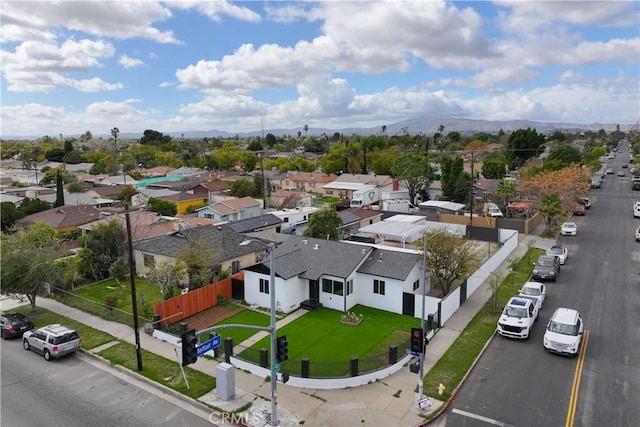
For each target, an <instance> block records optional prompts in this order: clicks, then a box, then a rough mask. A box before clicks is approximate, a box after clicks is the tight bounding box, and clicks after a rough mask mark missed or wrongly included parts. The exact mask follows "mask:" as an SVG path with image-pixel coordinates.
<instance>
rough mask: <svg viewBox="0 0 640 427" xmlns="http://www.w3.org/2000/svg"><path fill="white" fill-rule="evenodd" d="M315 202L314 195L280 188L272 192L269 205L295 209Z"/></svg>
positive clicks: (277, 207)
mask: <svg viewBox="0 0 640 427" xmlns="http://www.w3.org/2000/svg"><path fill="white" fill-rule="evenodd" d="M312 204H313V196H312V195H311V194H309V193H305V192H303V191H287V190H279V191H276V192H273V193H271V197H270V198H269V207H272V208H276V209H293V208H300V207H307V206H311V205H312Z"/></svg>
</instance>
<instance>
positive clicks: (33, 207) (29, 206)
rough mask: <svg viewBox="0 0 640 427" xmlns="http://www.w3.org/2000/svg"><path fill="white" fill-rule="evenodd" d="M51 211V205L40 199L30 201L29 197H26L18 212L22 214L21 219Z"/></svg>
mask: <svg viewBox="0 0 640 427" xmlns="http://www.w3.org/2000/svg"><path fill="white" fill-rule="evenodd" d="M49 209H51V203H49V202H45V201H44V200H40V199H37V198H36V199H30V198H29V197H25V198H24V199H22V202H21V203H20V207H19V208H18V211H19V212H20V217H21V218H22V217H25V216H27V215H31V214H34V213H37V212H42V211H46V210H49Z"/></svg>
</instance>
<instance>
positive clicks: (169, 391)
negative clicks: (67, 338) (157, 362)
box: [80, 348, 218, 413]
mask: <svg viewBox="0 0 640 427" xmlns="http://www.w3.org/2000/svg"><path fill="white" fill-rule="evenodd" d="M80 352H82V354H84V355H87V356H89V357H91V358H93V359H95V360H98V361H99V362H101V363H103V364H105V365H107V366H109V367H110V368H114V369H115V370H117V371H119V372H120V373H123V374H125V375H128V376H131V377H133V378H135V379H136V380H138V381H141V382H143V383H145V384H147V385H149V386H152V387H155V388H156V389H158V390H160V391H161V392H163V393H165V394H169V395H171V396H173V397H175V398H176V399H179V400H181V401H183V402H185V403H188V404H189V405H193V406H196V407H198V409H200V410H202V411H206V412H209V413H211V412H213V411H217V410H218V409H217V408H214V407H212V406H209V405H207V404H205V403H202V402H200V401H199V400H196V399H193V398H191V397H189V396H185V395H184V394H182V393H180V392H177V391H175V390H173V389H172V388H169V387H167V386H165V385H164V384H161V383H158V382H156V381H153V380H151V379H149V378H147V377H145V376H144V375H141V374H139V373H137V372H135V371H132V370H131V369H128V368H125V367H124V366H121V365H118V364H115V363H113V362H111V361H110V360H108V359H105V358H104V357H102V356H100V355H98V354H95V353H93V352H92V351H91V350H86V349H84V348H81V349H80Z"/></svg>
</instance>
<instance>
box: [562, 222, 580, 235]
mask: <svg viewBox="0 0 640 427" xmlns="http://www.w3.org/2000/svg"><path fill="white" fill-rule="evenodd" d="M560 235H561V236H577V235H578V226H577V225H576V223H575V222H565V223H564V224H562V226H560Z"/></svg>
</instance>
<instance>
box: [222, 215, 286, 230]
mask: <svg viewBox="0 0 640 427" xmlns="http://www.w3.org/2000/svg"><path fill="white" fill-rule="evenodd" d="M226 225H227V227H229V228H230V229H232V230H233V231H237V232H238V233H241V234H245V233H257V232H261V231H262V232H265V233H280V231H281V229H282V220H281V219H280V218H278V217H277V216H275V215H271V214H267V215H260V216H256V217H253V218H248V219H243V220H241V221H235V222H229V223H227V224H226Z"/></svg>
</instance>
